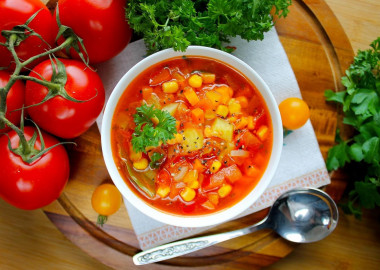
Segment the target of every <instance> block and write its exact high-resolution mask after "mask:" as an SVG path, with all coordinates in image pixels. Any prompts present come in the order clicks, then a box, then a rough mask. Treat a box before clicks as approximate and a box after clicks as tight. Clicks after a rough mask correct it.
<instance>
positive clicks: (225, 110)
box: [111, 56, 273, 216]
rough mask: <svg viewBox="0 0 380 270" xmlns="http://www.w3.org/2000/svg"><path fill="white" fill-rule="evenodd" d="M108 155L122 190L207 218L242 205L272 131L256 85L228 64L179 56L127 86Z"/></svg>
mask: <svg viewBox="0 0 380 270" xmlns="http://www.w3.org/2000/svg"><path fill="white" fill-rule="evenodd" d="M111 142H112V143H111V144H112V152H113V157H114V160H115V163H116V165H117V167H118V170H119V172H120V174H121V175H122V176H123V178H124V180H125V182H126V183H127V185H128V186H129V187H130V188H131V189H132V190H134V192H135V193H136V195H137V196H139V197H140V198H141V199H142V200H144V201H145V202H146V203H148V204H150V205H152V206H153V207H154V208H156V209H158V210H161V211H164V212H169V213H171V214H175V215H188V216H195V215H205V214H210V213H214V212H217V211H221V210H223V209H226V208H228V207H230V206H232V205H234V204H236V203H237V202H239V201H241V200H242V199H243V198H244V197H245V196H247V194H248V193H250V192H251V191H252V189H253V188H254V187H255V186H256V184H257V183H258V181H259V180H260V178H261V176H262V175H263V173H264V171H265V169H266V167H267V165H268V162H269V158H270V155H271V151H272V144H273V130H272V124H271V117H270V115H269V111H268V108H267V107H266V104H265V102H264V99H263V98H262V96H261V94H260V93H259V91H258V90H257V89H256V87H255V86H254V85H253V84H252V83H251V82H250V81H249V80H248V79H247V78H246V77H245V76H244V75H243V74H241V73H240V72H238V71H236V70H235V69H234V68H233V67H231V66H229V65H227V64H225V63H223V62H221V61H217V60H214V59H211V58H207V57H198V56H183V57H176V58H171V59H169V60H166V61H163V62H160V63H158V64H155V65H153V66H151V67H149V68H148V69H146V70H145V71H143V72H142V73H141V74H139V75H138V76H137V77H136V78H135V79H134V80H133V81H132V82H131V83H130V84H129V85H128V87H127V89H126V90H125V92H124V93H123V95H122V97H121V98H120V101H119V103H118V104H117V106H116V110H115V113H114V116H113V121H112V131H111Z"/></svg>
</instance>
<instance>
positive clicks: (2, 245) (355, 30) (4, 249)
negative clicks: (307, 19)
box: [0, 0, 380, 269]
mask: <svg viewBox="0 0 380 270" xmlns="http://www.w3.org/2000/svg"><path fill="white" fill-rule="evenodd" d="M305 2H308V4H309V5H311V6H312V5H316V6H318V5H319V4H320V1H305ZM326 2H327V3H328V4H329V5H330V6H331V8H332V10H333V12H334V13H335V15H336V16H337V17H338V19H339V20H340V21H341V23H342V25H343V27H344V29H345V31H346V33H347V36H348V37H349V41H348V42H351V44H352V45H353V48H354V50H355V51H356V50H357V49H359V48H360V49H365V48H367V47H368V44H369V43H370V42H371V41H372V40H373V39H374V38H376V37H377V35H379V34H380V33H379V26H380V18H379V15H380V3H378V1H369V0H366V1H361V2H360V3H357V1H338V0H336V1H332V0H328V1H326ZM342 6H344V7H342ZM321 16H322V15H321ZM329 16H331V14H326V16H325V17H326V18H328V17H329ZM322 17H323V16H322ZM325 25H330V27H332V28H333V27H334V24H329V23H328V21H327V22H326V23H325ZM289 27H291V25H290V26H287V27H284V28H283V29H281V28H278V30H279V33H280V36H281V41H282V42H283V44H285V45H284V46H285V47H287V46H288V47H291V46H290V45H289V44H288V45H286V42H292V40H291V39H287V38H286V36H287V35H289V34H288V33H287V32H286V31H288V30H287V29H289ZM315 27H318V26H317V25H315ZM303 30H304V31H306V30H307V29H303ZM291 33H293V34H297V32H291ZM363 33H365V34H363ZM357 35H359V36H361V37H359V38H358V37H357ZM313 38H315V36H314V37H313V36H312V35H311V36H310V42H309V43H310V46H312V45H313ZM320 38H321V37H320ZM322 38H325V39H328V36H324V37H322ZM338 40H339V39H338ZM334 46H336V47H337V48H340V46H339V44H336V45H334ZM355 46H356V47H355ZM342 47H343V48H344V46H342ZM326 50H328V48H326ZM325 53H326V54H327V55H328V54H329V53H330V54H331V51H327V52H325ZM344 55H345V54H344V53H342V57H343V58H342V59H341V60H342V61H347V59H346V57H345V56H344ZM331 59H332V58H331ZM325 60H326V59H325ZM325 60H323V61H325ZM327 60H328V59H327ZM290 61H291V63H292V64H294V63H297V62H298V60H297V59H290ZM303 61H307V59H303ZM308 72H310V74H311V76H310V78H312V77H313V76H312V75H313V74H315V72H318V71H316V70H315V69H311V70H310V71H308ZM339 72H340V71H339V70H335V71H334V72H333V74H335V75H332V76H338V75H339ZM296 75H297V74H296ZM297 79H299V77H298V76H297ZM327 80H331V78H330V79H329V78H327ZM299 83H300V86H301V88H303V89H304V88H306V89H307V86H308V84H313V83H316V82H315V81H313V80H312V79H311V80H307V79H304V80H303V81H302V80H300V79H299ZM317 83H318V82H317ZM337 87H338V86H337ZM305 93H306V92H305ZM306 97H308V102H314V101H315V102H319V101H318V98H320V96H319V95H317V96H313V93H310V94H306V96H305V98H306ZM315 97H316V98H317V99H315ZM318 104H320V103H318ZM318 104H316V105H315V106H313V105H312V107H314V108H318V106H319V105H318ZM331 111H332V112H333V111H334V110H333V109H331ZM314 115H317V114H316V113H315V112H314ZM318 119H319V118H318V117H315V118H314V119H312V121H313V125H314V123H316V125H315V126H317V127H318V126H319V124H318ZM316 132H317V133H318V134H323V132H322V131H321V132H318V130H316ZM82 139H83V140H90V141H91V140H93V137H92V136H90V135H89V136H88V137H84V138H82ZM319 139H320V138H319ZM330 141H331V140H330V139H326V143H327V144H326V148H325V149H323V147H322V152H325V151H326V150H327V147H328V143H329V142H330ZM321 142H323V140H321ZM88 145H89V146H88V147H89V148H85V149H83V155H86V152H87V151H88V152H92V151H97V150H96V149H93V148H92V147H96V146H91V144H88ZM322 146H323V145H322ZM79 160H80V158H79V157H78V161H79ZM73 162H75V161H73ZM90 162H92V163H94V162H96V160H90ZM95 165H96V164H95ZM99 166H100V165H99ZM84 173H85V172H84ZM74 175H75V174H74ZM71 183H75V184H72V186H70V191H71V193H70V194H68V195H67V196H71V197H70V199H71V200H75V205H79V206H80V205H86V204H88V202H89V197H90V196H91V194H88V195H86V196H79V197H75V194H76V193H78V194H82V193H83V189H86V185H84V184H83V183H80V182H78V183H77V182H76V181H71ZM86 184H91V179H90V180H89V182H87V183H86ZM60 202H61V204H59V203H55V204H53V205H52V206H50V208H49V207H48V208H47V211H49V209H50V210H51V212H53V213H54V214H55V215H57V218H58V217H61V218H62V221H61V224H62V227H63V228H66V230H70V229H72V227H70V226H66V227H65V225H67V220H65V217H64V215H61V214H64V212H65V211H64V210H63V208H61V205H62V203H64V198H63V199H61V200H60ZM79 210H80V212H81V213H83V214H84V215H85V216H86V217H87V218H88V219H90V220H95V217H96V215H95V214H94V213H93V212H92V211H90V210H88V209H86V208H85V207H84V208H83V209H79ZM0 215H1V216H0V218H1V221H0V268H1V269H109V268H108V267H106V266H104V265H103V264H101V263H100V262H99V261H98V260H94V259H92V258H91V257H89V256H88V255H86V254H85V253H84V252H83V251H82V250H80V249H79V248H78V247H77V246H75V245H73V244H72V243H70V242H69V241H68V240H67V239H65V237H64V236H63V235H62V234H61V233H60V232H59V231H58V230H57V229H56V228H55V227H54V226H53V225H52V224H51V223H50V221H49V220H48V219H47V218H46V216H45V215H44V214H43V213H42V212H41V211H40V210H38V211H31V212H25V211H21V210H18V209H15V208H13V207H11V206H9V205H7V204H5V203H4V202H3V201H0ZM126 215H127V213H126V211H125V209H121V210H120V211H119V212H118V213H117V215H115V216H114V217H112V224H116V225H117V224H123V222H125V219H124V217H125V216H126ZM378 220H379V212H378V211H373V212H367V213H366V215H365V216H364V218H363V221H357V220H355V219H353V218H352V217H347V216H344V215H342V216H341V219H340V223H339V225H338V228H337V229H336V231H335V232H334V233H333V234H332V235H331V236H329V237H328V238H326V239H325V240H323V241H321V242H318V243H314V244H308V245H302V246H298V247H296V248H295V250H294V251H293V252H292V253H291V254H290V255H288V256H287V257H285V258H284V259H281V260H280V261H278V262H277V263H274V264H272V263H273V262H274V261H275V260H276V257H278V256H280V255H279V254H281V252H283V256H285V255H286V254H287V252H288V251H290V250H291V249H293V247H292V246H286V244H285V246H284V245H281V244H279V245H271V246H270V247H271V248H270V250H266V251H265V250H264V251H263V253H265V254H266V256H261V257H260V258H254V257H253V258H250V260H254V261H255V263H257V261H259V262H260V260H261V265H267V264H272V265H271V266H270V267H269V268H268V269H290V268H292V269H303V268H306V267H307V268H308V269H321V268H322V269H376V266H378V265H379V264H380V260H379V255H378V254H379V251H380V245H379V233H378V229H379V228H380V227H379V221H378ZM242 222H243V223H244V222H247V221H242ZM234 225H235V224H232V226H234ZM240 225H241V224H240ZM123 226H124V225H123ZM128 226H129V225H128ZM114 227H117V226H114ZM63 228H61V230H63ZM111 231H112V232H111ZM111 231H110V233H112V234H113V235H116V236H118V237H117V238H119V235H118V234H120V232H119V231H117V229H113V230H111ZM66 233H68V232H66ZM266 233H268V234H270V232H266ZM71 234H73V235H74V237H75V230H74V231H71ZM99 237H101V236H99ZM123 237H125V236H122V235H120V239H123ZM127 237H128V239H129V240H130V241H132V242H130V243H129V244H130V245H131V246H136V244H137V243H136V242H133V237H129V236H127ZM251 237H254V236H251ZM83 241H84V240H83ZM244 242H248V243H251V242H252V239H249V241H247V238H245V239H243V238H242V239H241V240H240V244H241V245H244ZM82 244H83V245H90V244H92V245H94V246H92V248H93V249H96V248H97V247H96V244H94V243H86V242H84V243H82ZM130 252H133V250H131V251H130ZM270 252H272V254H273V255H274V256H270V254H271V253H270ZM108 256H109V254H107V253H105V254H103V257H104V258H107V257H108ZM283 256H282V257H283ZM250 262H251V261H244V260H243V261H242V262H241V264H240V265H239V264H237V265H235V266H234V269H242V268H245V267H246V266H247V264H249V263H250ZM125 267H126V268H127V269H130V268H128V267H127V265H125ZM149 269H151V268H149ZM230 269H232V268H230Z"/></svg>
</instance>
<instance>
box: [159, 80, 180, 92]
mask: <svg viewBox="0 0 380 270" xmlns="http://www.w3.org/2000/svg"><path fill="white" fill-rule="evenodd" d="M178 89H179V85H178V82H177V81H169V82H164V83H163V84H162V91H164V93H169V94H172V93H175V92H177V91H178Z"/></svg>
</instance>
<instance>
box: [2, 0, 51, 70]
mask: <svg viewBox="0 0 380 270" xmlns="http://www.w3.org/2000/svg"><path fill="white" fill-rule="evenodd" d="M38 10H41V11H40V12H39V13H38V15H37V16H36V17H35V18H34V20H33V21H32V22H31V23H30V24H29V27H30V28H32V29H33V30H34V31H35V32H37V33H38V34H40V35H41V36H42V38H43V39H44V40H45V41H46V42H47V43H48V44H49V45H50V46H51V47H54V44H55V37H56V35H57V32H58V28H57V24H56V23H55V19H54V18H53V16H52V14H51V13H50V11H49V10H48V8H47V7H46V6H45V5H44V4H43V3H42V2H41V1H40V0H1V1H0V32H1V31H2V30H10V29H12V28H13V27H14V26H16V25H20V24H24V23H25V22H26V21H27V20H28V19H29V17H31V16H32V15H33V14H34V13H36V12H37V11H38ZM5 41H6V39H5V37H3V36H2V35H0V42H1V43H4V42H5ZM48 48H49V46H48V45H47V44H46V43H44V42H43V41H42V40H41V39H39V38H38V37H36V36H30V37H28V38H27V39H26V40H24V41H22V42H21V43H20V45H19V46H17V47H16V52H17V55H18V57H19V58H20V60H22V61H25V60H27V59H28V58H30V57H32V56H34V55H37V54H40V53H42V52H44V51H45V50H47V49H48ZM42 60H43V59H38V60H37V61H34V62H33V63H32V64H31V65H29V66H28V67H29V68H32V67H33V66H35V65H36V64H38V63H39V62H41V61H42ZM11 61H13V58H12V55H11V53H10V52H9V51H8V50H7V48H6V47H4V46H0V67H8V66H9V67H10V70H13V69H14V68H15V65H14V64H11Z"/></svg>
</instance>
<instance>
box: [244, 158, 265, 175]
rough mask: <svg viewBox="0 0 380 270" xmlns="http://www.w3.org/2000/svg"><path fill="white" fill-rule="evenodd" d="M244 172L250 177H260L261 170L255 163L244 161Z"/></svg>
mask: <svg viewBox="0 0 380 270" xmlns="http://www.w3.org/2000/svg"><path fill="white" fill-rule="evenodd" d="M244 172H245V174H246V175H247V176H249V177H255V178H256V177H258V176H260V174H261V170H260V169H259V168H258V167H257V166H256V165H254V164H252V163H250V162H248V163H244Z"/></svg>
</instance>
